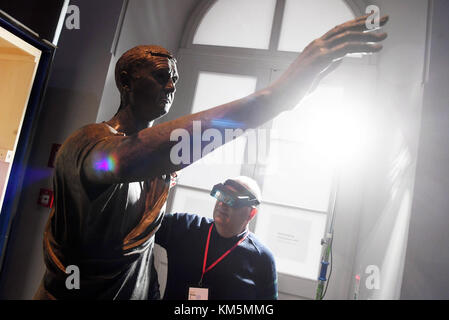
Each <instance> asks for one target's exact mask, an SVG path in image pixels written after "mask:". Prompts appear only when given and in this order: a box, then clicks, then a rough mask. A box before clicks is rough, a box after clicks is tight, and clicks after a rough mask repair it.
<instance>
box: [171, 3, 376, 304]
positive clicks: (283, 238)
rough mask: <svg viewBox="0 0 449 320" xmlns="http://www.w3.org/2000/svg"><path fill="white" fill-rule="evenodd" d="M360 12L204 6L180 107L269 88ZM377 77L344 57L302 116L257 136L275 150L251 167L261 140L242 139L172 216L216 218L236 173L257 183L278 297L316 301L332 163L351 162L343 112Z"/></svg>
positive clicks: (188, 181)
mask: <svg viewBox="0 0 449 320" xmlns="http://www.w3.org/2000/svg"><path fill="white" fill-rule="evenodd" d="M362 5H363V3H362V4H360V3H359V2H358V1H342V0H320V1H312V0H218V1H212V2H211V1H202V2H201V3H200V4H199V5H198V7H197V9H196V11H195V12H194V14H193V15H192V17H191V19H190V21H189V23H188V25H187V28H186V30H185V34H184V35H183V39H182V45H181V49H180V51H179V52H178V55H177V56H178V60H179V72H180V75H181V81H180V82H179V86H178V93H177V97H176V100H175V105H174V108H173V109H177V110H180V109H181V110H182V112H183V113H184V114H187V113H191V112H197V111H200V110H203V109H204V108H207V107H213V106H216V105H219V104H222V103H225V102H229V101H231V100H234V99H238V98H240V97H243V96H246V95H248V94H250V93H252V92H254V91H255V90H258V89H260V88H263V87H265V86H267V85H268V84H269V83H270V82H272V81H274V80H275V79H276V78H277V77H279V76H280V74H281V73H282V72H283V70H285V69H286V68H287V67H288V65H289V64H290V63H291V62H292V61H293V60H294V59H295V58H296V57H297V55H298V53H296V52H299V51H300V50H302V49H303V48H304V47H305V45H307V44H308V43H309V42H310V41H312V40H313V39H315V38H317V37H319V36H321V35H322V34H323V33H324V32H326V31H327V30H329V29H330V28H332V27H334V26H335V25H338V24H340V23H342V22H345V21H347V20H349V19H353V18H354V17H355V16H359V15H361V14H362V13H363V12H362V11H361V10H360V9H359V8H362V7H363V6H362ZM375 74H376V68H375V59H374V58H373V57H371V56H363V57H362V56H359V57H349V58H347V59H346V60H345V62H344V63H343V64H342V65H341V66H340V68H339V69H338V70H337V71H336V72H334V73H332V74H331V75H330V76H328V77H327V78H326V79H325V80H323V81H322V83H321V84H320V86H319V87H318V88H317V89H316V90H315V92H314V93H313V94H311V95H310V96H309V97H307V99H305V100H304V101H303V102H302V105H301V106H300V107H299V108H297V109H296V110H294V111H292V112H289V113H284V114H282V115H281V116H279V117H277V118H276V119H274V120H273V121H271V122H269V123H267V124H266V125H264V126H263V127H262V128H260V129H259V130H256V132H255V137H256V139H259V140H257V141H259V145H260V141H262V145H263V146H266V149H267V150H271V152H268V151H266V150H262V151H260V150H258V152H259V151H260V152H261V153H262V154H261V155H260V154H258V156H257V157H256V160H255V161H252V160H254V159H249V157H248V154H249V153H250V150H251V148H252V147H253V143H254V141H255V140H250V139H252V138H254V137H253V136H252V137H249V135H244V136H241V137H239V138H238V139H236V140H235V141H234V142H232V143H229V144H227V145H225V146H224V147H221V148H219V149H217V150H216V151H214V152H213V153H211V154H209V155H207V156H206V157H205V158H203V159H202V160H200V161H198V162H197V163H194V164H193V165H191V166H189V167H187V168H186V169H184V170H182V172H181V174H180V179H179V184H178V187H177V188H176V190H175V192H174V193H173V195H172V198H171V201H170V203H169V210H170V212H193V213H198V214H201V215H205V216H209V217H210V216H211V214H212V211H213V207H214V204H215V201H214V199H213V198H211V197H209V198H208V197H207V194H208V193H209V191H210V189H211V188H212V186H213V185H214V184H216V183H218V182H222V181H224V180H225V179H227V178H229V177H233V176H237V175H248V176H251V177H253V178H254V179H256V180H257V181H258V182H259V184H260V185H261V187H262V192H263V201H262V204H261V206H260V214H258V215H257V216H256V219H254V220H255V221H253V222H252V223H251V225H250V228H251V230H252V231H254V232H255V233H256V235H257V236H258V237H259V238H260V239H261V240H262V241H264V242H265V243H266V244H267V245H268V246H269V247H270V248H271V249H272V250H273V252H274V254H275V257H276V263H277V268H278V272H279V291H280V292H283V293H284V294H288V295H296V296H302V297H306V298H313V297H314V294H315V288H316V286H315V281H316V279H317V276H318V271H319V260H320V255H321V239H322V238H323V237H324V234H325V228H326V225H327V224H328V221H327V220H328V216H329V215H328V213H329V212H330V211H331V210H332V206H333V199H334V197H335V190H336V182H335V181H336V180H335V175H334V172H335V159H337V158H338V157H336V155H337V154H338V153H341V152H342V151H343V152H344V153H346V154H345V155H347V152H346V151H347V150H346V149H345V148H344V147H342V146H340V145H339V142H340V141H339V139H340V140H341V139H342V136H341V133H342V132H343V131H344V130H342V128H346V129H348V128H350V124H348V123H344V122H343V120H341V119H343V118H344V117H342V114H344V113H345V112H349V111H351V112H352V111H353V108H354V106H357V105H358V104H359V102H360V101H361V97H363V98H364V99H369V98H370V94H369V92H370V90H369V87H370V85H372V83H373V82H374V81H375ZM355 75H356V76H357V77H355ZM342 83H344V84H345V86H344V87H343V86H342ZM182 108H184V109H182ZM178 115H179V113H178V114H176V115H175V116H178ZM358 134H360V132H356V133H355V134H354V132H350V133H349V135H353V136H354V135H358ZM264 139H265V140H264ZM346 140H347V139H346ZM227 157H228V158H227ZM205 199H206V200H205Z"/></svg>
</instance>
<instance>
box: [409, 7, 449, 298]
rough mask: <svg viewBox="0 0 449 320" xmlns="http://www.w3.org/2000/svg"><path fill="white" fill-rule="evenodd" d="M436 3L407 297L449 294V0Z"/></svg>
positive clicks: (425, 92) (411, 230) (419, 155)
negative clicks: (448, 15)
mask: <svg viewBox="0 0 449 320" xmlns="http://www.w3.org/2000/svg"><path fill="white" fill-rule="evenodd" d="M433 4H434V7H433V10H432V11H431V12H432V15H433V19H432V29H431V36H432V37H431V39H432V40H431V47H430V68H429V71H430V73H429V80H428V82H427V83H426V85H425V87H424V104H423V116H422V122H421V124H422V126H421V137H420V143H419V153H418V164H417V171H416V187H415V193H414V199H413V206H412V214H411V218H410V232H409V239H408V247H407V255H406V258H405V269H404V277H403V284H402V290H401V299H449V289H448V287H449V276H448V275H447V272H448V269H449V250H448V249H447V244H448V243H449V233H448V232H447V231H448V229H449V216H448V212H449V197H448V190H449V167H448V164H449V152H448V147H447V144H448V141H449V130H448V128H449V113H448V110H449V109H448V101H449V91H448V83H449V63H448V52H449V20H448V17H447V13H448V12H449V2H448V1H445V0H435V1H433Z"/></svg>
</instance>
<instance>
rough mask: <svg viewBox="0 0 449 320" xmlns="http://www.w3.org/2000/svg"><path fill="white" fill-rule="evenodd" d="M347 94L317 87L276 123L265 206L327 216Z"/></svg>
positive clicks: (329, 88)
mask: <svg viewBox="0 0 449 320" xmlns="http://www.w3.org/2000/svg"><path fill="white" fill-rule="evenodd" d="M343 92H344V91H343V89H342V88H339V87H329V86H319V87H318V88H317V89H316V90H315V92H313V93H312V94H311V95H309V96H308V97H307V98H306V99H305V100H304V101H303V102H302V103H301V105H300V106H298V107H296V108H295V109H294V110H293V111H290V112H285V113H283V114H281V115H280V116H279V117H277V118H276V119H274V121H273V128H272V130H273V131H272V139H271V150H270V158H269V161H268V162H267V163H266V164H265V168H264V169H265V178H264V185H263V199H264V200H266V201H270V202H276V203H285V204H287V205H291V206H297V207H301V208H307V209H311V210H318V211H327V209H328V205H329V198H330V193H331V188H332V182H333V174H334V167H335V159H336V153H337V150H335V148H336V147H338V146H339V145H340V144H339V141H338V137H339V134H338V132H340V131H341V126H342V117H343V115H342V113H343V111H342V108H341V107H340V106H341V101H342V99H343ZM279 186H283V188H279Z"/></svg>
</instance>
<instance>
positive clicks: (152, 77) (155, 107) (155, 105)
mask: <svg viewBox="0 0 449 320" xmlns="http://www.w3.org/2000/svg"><path fill="white" fill-rule="evenodd" d="M151 59H152V61H151V62H149V63H146V64H143V65H142V67H141V68H139V70H137V71H135V72H134V74H133V75H132V76H131V79H130V102H131V105H132V106H133V108H134V110H135V111H136V113H137V116H138V117H140V119H145V120H148V121H152V120H155V119H157V118H159V117H161V116H163V115H165V114H166V113H167V112H168V111H169V110H170V107H171V105H172V103H173V100H174V96H175V92H176V82H177V80H178V71H177V68H176V64H175V62H174V61H173V60H170V59H168V58H165V57H152V58H151Z"/></svg>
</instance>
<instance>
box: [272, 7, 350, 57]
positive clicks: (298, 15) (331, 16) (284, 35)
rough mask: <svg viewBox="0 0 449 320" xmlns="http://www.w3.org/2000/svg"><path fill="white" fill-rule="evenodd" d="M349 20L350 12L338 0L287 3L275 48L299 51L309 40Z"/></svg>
mask: <svg viewBox="0 0 449 320" xmlns="http://www.w3.org/2000/svg"><path fill="white" fill-rule="evenodd" d="M351 19H354V15H353V13H352V12H351V10H350V9H349V8H348V6H347V5H346V4H345V3H344V1H341V0H319V1H312V0H287V1H286V4H285V10H284V18H283V21H282V27H281V35H280V39H279V47H278V49H279V50H281V51H294V52H299V51H302V50H303V49H304V48H305V47H306V46H307V44H309V42H311V41H312V40H314V39H316V38H319V37H321V36H322V35H323V34H324V33H326V32H327V31H328V30H330V29H331V28H333V27H335V26H336V25H339V24H341V23H343V22H345V21H347V20H351Z"/></svg>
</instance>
